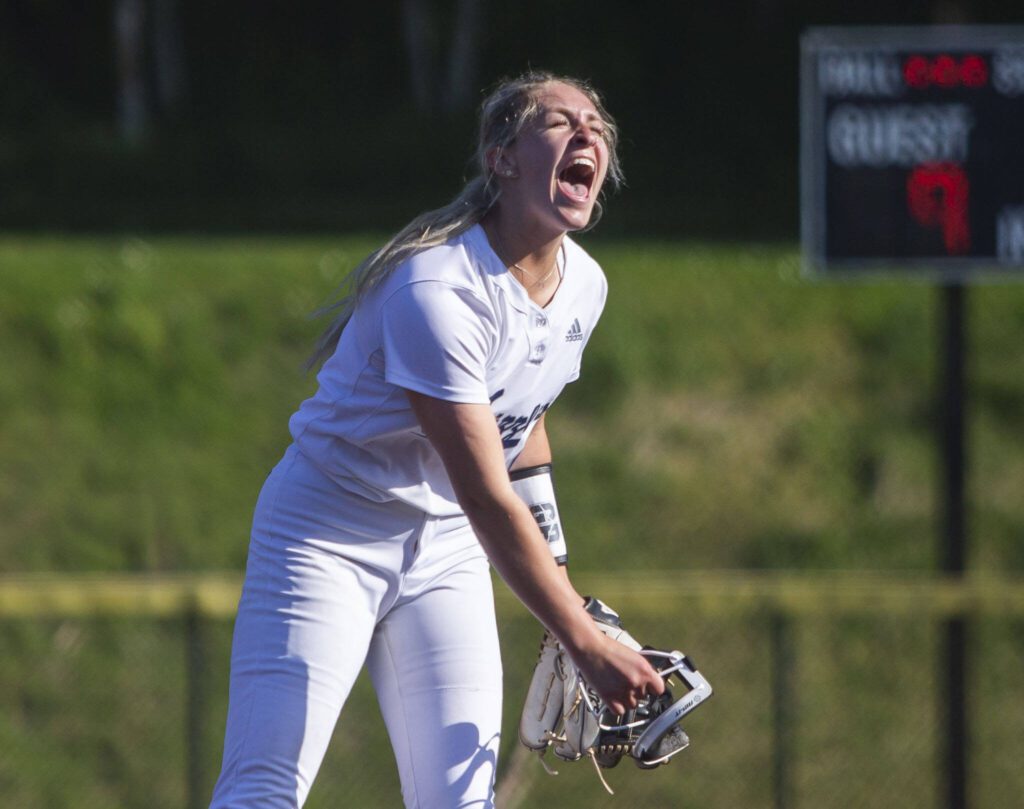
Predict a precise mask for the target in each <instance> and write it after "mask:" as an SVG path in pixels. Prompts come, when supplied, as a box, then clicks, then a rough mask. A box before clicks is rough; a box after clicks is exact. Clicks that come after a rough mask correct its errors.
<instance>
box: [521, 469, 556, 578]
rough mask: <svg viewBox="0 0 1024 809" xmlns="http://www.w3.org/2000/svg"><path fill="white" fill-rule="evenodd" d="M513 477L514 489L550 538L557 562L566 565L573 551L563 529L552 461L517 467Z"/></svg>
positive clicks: (545, 535) (550, 546)
mask: <svg viewBox="0 0 1024 809" xmlns="http://www.w3.org/2000/svg"><path fill="white" fill-rule="evenodd" d="M509 479H510V480H511V481H512V490H513V491H514V492H515V493H516V494H518V495H519V497H520V499H521V500H522V501H523V502H524V503H526V505H528V506H529V507H530V513H531V514H533V518H534V519H535V520H536V521H537V525H538V526H539V527H540V532H541V533H542V534H543V535H544V539H546V540H547V542H548V550H550V551H551V555H552V556H554V557H555V561H556V562H558V564H560V565H564V564H566V563H567V562H568V561H569V552H568V549H567V548H566V545H565V534H564V533H563V532H562V521H561V519H559V517H558V505H557V504H556V503H555V484H554V481H553V480H552V479H551V464H543V465H541V466H530V467H527V468H526V469H517V470H515V471H514V472H510V473H509Z"/></svg>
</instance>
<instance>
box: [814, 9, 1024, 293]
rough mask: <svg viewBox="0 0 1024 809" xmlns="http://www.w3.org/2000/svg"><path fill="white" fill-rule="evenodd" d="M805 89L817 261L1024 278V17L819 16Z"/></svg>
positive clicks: (819, 266)
mask: <svg viewBox="0 0 1024 809" xmlns="http://www.w3.org/2000/svg"><path fill="white" fill-rule="evenodd" d="M800 91H801V99H800V111H801V143H800V154H801V230H802V241H803V249H804V264H805V268H806V270H807V271H808V272H810V273H811V274H817V275H836V274H841V275H844V276H851V275H853V276H857V275H869V274H873V273H878V272H887V273H892V272H897V273H900V274H904V275H910V276H914V275H918V276H922V277H936V276H938V277H941V278H944V279H945V280H947V281H957V282H961V281H964V280H967V279H969V278H972V277H974V276H977V275H979V274H981V273H984V274H992V273H996V274H999V275H1002V276H1003V277H1010V276H1016V277H1020V278H1021V280H1024V27H1009V28H1003V27H999V28H996V27H980V26H963V27H959V26H957V27H953V26H934V27H897V28H814V29H810V30H809V31H807V32H806V33H805V34H804V36H803V37H802V40H801V77H800Z"/></svg>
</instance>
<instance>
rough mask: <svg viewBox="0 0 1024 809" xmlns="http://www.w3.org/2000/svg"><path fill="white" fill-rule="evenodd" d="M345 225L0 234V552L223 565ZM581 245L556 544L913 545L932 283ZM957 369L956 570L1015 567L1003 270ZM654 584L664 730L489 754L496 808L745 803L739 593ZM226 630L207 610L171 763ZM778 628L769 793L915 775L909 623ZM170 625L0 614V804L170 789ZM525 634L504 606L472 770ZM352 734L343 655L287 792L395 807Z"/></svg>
mask: <svg viewBox="0 0 1024 809" xmlns="http://www.w3.org/2000/svg"><path fill="white" fill-rule="evenodd" d="M374 243H375V240H374V239H373V238H371V237H369V236H358V237H350V236H346V237H337V238H332V237H327V236H324V237H320V238H315V239H314V238H274V239H271V238H238V239H203V238H160V239H145V240H144V239H139V238H113V237H109V238H58V237H48V238H43V237H24V238H21V237H17V236H5V237H2V238H0V290H2V294H0V341H2V344H3V346H4V349H5V351H4V355H5V358H6V363H5V368H4V373H2V374H0V515H2V520H0V570H2V571H4V572H8V573H10V572H15V573H16V572H33V571H36V572H38V571H111V572H112V571H151V572H167V571H193V570H233V571H240V570H241V568H242V565H243V563H244V558H245V551H246V543H247V537H248V527H249V521H250V517H251V509H252V506H253V504H254V501H255V497H256V493H257V491H258V488H259V486H260V484H261V482H262V480H263V478H264V476H265V475H266V473H267V471H268V470H269V469H270V467H271V466H272V465H273V464H274V463H275V462H276V460H277V458H278V457H279V455H280V454H281V452H282V451H283V450H284V448H285V447H286V445H287V443H288V440H289V437H288V433H287V419H288V416H289V415H290V414H291V412H292V411H293V410H294V409H295V407H296V406H297V405H298V404H299V402H300V401H301V400H302V399H303V398H304V397H305V396H307V395H309V394H310V393H311V392H312V390H313V388H314V384H315V380H314V378H313V377H312V376H311V375H309V374H307V373H306V372H304V371H303V370H302V363H303V361H304V360H305V358H306V356H307V354H308V352H309V350H310V347H311V345H312V342H313V339H314V337H315V335H316V334H317V333H318V332H319V330H320V328H321V325H322V324H321V323H319V322H317V321H313V320H311V319H310V318H309V317H308V315H309V313H310V312H311V311H312V310H313V309H315V308H316V307H317V305H319V304H320V303H322V302H324V301H325V300H326V299H328V298H329V297H330V296H331V294H332V291H333V290H334V289H335V288H336V286H337V285H338V284H339V282H340V281H341V280H342V278H343V277H344V274H345V272H346V270H347V268H348V267H350V266H351V265H353V264H354V263H355V262H356V261H358V260H359V258H361V257H362V256H363V255H364V254H365V253H366V252H367V251H368V250H370V249H371V248H372V247H373V246H374ZM585 243H586V246H587V247H588V249H589V250H590V251H591V252H592V253H593V254H594V255H595V256H596V257H597V258H598V259H599V260H600V261H601V263H602V264H603V266H604V267H605V270H606V272H607V274H608V276H609V281H610V285H611V291H610V298H609V303H608V307H607V309H606V312H605V316H604V319H603V321H602V324H601V326H600V328H599V330H598V332H597V333H596V334H595V336H594V338H593V340H592V341H591V344H590V346H589V347H588V351H587V354H586V356H585V361H584V367H583V375H582V378H581V379H580V380H579V382H577V383H575V384H574V385H572V386H570V387H569V389H567V391H566V393H565V395H564V396H563V398H562V399H561V400H560V401H559V402H558V404H557V405H556V406H555V408H553V409H552V411H551V414H550V416H549V431H550V433H551V437H552V442H553V445H554V449H555V453H556V478H557V483H558V488H559V492H560V506H561V510H562V513H563V520H564V523H565V526H566V530H567V536H568V540H569V543H570V547H571V549H572V555H573V565H574V569H575V570H576V571H578V572H582V573H587V572H597V571H608V570H620V569H621V570H629V571H645V570H659V571H673V570H685V569H691V570H707V569H803V570H818V569H825V568H828V569H833V568H838V569H847V570H866V569H871V570H876V571H882V570H896V571H903V572H917V571H929V570H933V569H934V568H935V560H936V552H935V548H936V545H937V533H938V529H937V525H936V510H937V504H936V499H937V492H938V488H939V486H938V476H937V470H936V463H937V460H938V450H937V442H936V437H935V418H934V401H935V391H936V388H937V387H938V383H939V380H938V378H937V370H936V368H937V365H938V362H937V358H938V344H939V339H938V338H939V328H940V325H941V324H940V322H939V318H938V315H937V313H938V295H937V291H936V290H935V289H933V288H932V287H930V286H927V285H923V284H910V283H895V282H890V283H874V284H869V285H831V284H817V283H811V282H808V281H806V280H804V279H802V278H801V275H800V270H799V261H798V256H797V253H796V251H795V249H793V248H792V247H786V246H777V245H774V246H773V245H722V244H714V245H713V244H684V243H668V242H664V243H657V242H650V241H639V240H638V241H633V242H627V241H604V240H598V239H594V240H588V241H586V242H585ZM969 379H970V382H969V409H968V413H969V428H970V432H969V439H970V440H969V500H970V520H969V528H970V532H969V566H970V567H971V569H973V570H978V571H988V572H993V573H999V574H1006V573H1010V574H1013V573H1020V572H1021V571H1022V570H1024V545H1022V544H1021V542H1020V537H1021V535H1022V533H1024V498H1021V496H1020V491H1021V486H1022V485H1024V288H1021V287H1017V286H987V287H977V288H972V289H971V290H970V295H969ZM671 606H672V605H666V610H665V613H664V614H660V613H651V614H646V613H645V614H641V615H635V616H634V617H633V619H632V622H631V628H633V629H634V631H635V633H636V634H638V636H647V635H648V634H649V635H650V636H652V637H653V636H657V637H664V636H665V633H666V632H669V633H670V634H671V636H672V637H673V638H674V637H676V634H677V633H678V635H680V636H681V637H680V640H679V642H680V643H684V642H685V644H686V650H687V651H689V652H690V653H693V654H695V656H697V657H698V659H699V660H700V661H701V663H702V665H704V666H705V667H706V671H707V673H708V675H709V677H712V680H713V682H714V683H715V685H716V688H717V689H718V697H717V698H716V701H715V702H714V703H711V704H709V706H708V707H707V708H702V709H701V711H702V712H706V715H707V716H708V717H709V718H708V720H707V721H703V720H700V719H699V715H695V719H694V725H695V727H696V730H697V731H699V734H698V735H697V736H695V747H694V750H693V751H692V756H691V755H690V752H689V751H688V753H687V754H686V755H685V756H684V757H682V759H681V761H680V764H679V765H678V766H677V765H675V764H673V767H672V768H671V769H669V768H664V769H665V771H664V772H661V771H659V772H657V773H654V774H651V775H647V774H642V773H639V772H638V771H636V770H635V768H631V767H620V768H619V769H617V770H615V771H614V772H613V774H611V775H610V780H611V781H612V783H613V785H615V786H616V787H618V788H619V790H620V796H618V797H616V798H614V799H612V798H608V799H606V798H605V796H604V793H603V791H602V790H601V788H600V785H599V784H597V783H596V779H595V778H594V776H593V774H592V773H590V772H588V771H587V769H586V767H585V766H580V765H577V767H575V768H569V767H565V768H563V774H562V775H561V776H559V778H557V779H548V778H547V777H546V776H544V775H543V773H542V772H540V771H539V770H536V771H535V770H531V769H526V770H520V777H522V779H523V780H524V783H527V784H528V785H529V789H530V792H529V798H528V799H526V802H524V803H521V804H520V805H522V806H531V805H547V804H548V803H552V802H558V803H559V804H560V805H562V806H565V807H566V809H569V807H575V806H577V805H579V806H584V805H586V806H595V805H596V806H604V805H607V806H609V807H612V806H614V807H619V809H622V808H623V807H629V806H641V805H643V806H648V807H650V806H658V807H661V806H666V807H668V806H687V807H690V806H692V807H702V809H707V808H709V807H710V808H711V809H735V807H744V809H749V807H761V806H764V807H767V806H770V805H771V772H770V770H771V741H770V727H769V726H770V705H769V702H768V699H769V683H768V671H767V668H766V666H767V663H766V654H767V648H766V644H767V623H766V618H767V616H764V615H736V616H731V615H729V614H728V611H727V610H726V611H725V612H723V613H722V614H714V615H712V614H697V615H687V614H679V613H678V612H676V611H673V610H672V609H671ZM229 630H230V627H229V626H226V625H222V624H217V625H213V626H210V627H208V628H207V632H208V634H207V637H206V648H207V654H208V660H207V663H206V673H207V677H208V678H209V683H208V685H207V688H208V689H209V694H208V699H209V701H210V702H209V705H208V706H207V709H208V716H209V722H208V724H207V725H206V726H205V728H204V732H205V734H206V735H205V739H204V742H203V744H204V745H205V747H206V748H207V750H208V756H207V757H206V758H207V760H208V761H209V762H210V767H208V770H210V769H211V768H212V772H211V771H207V772H205V773H203V774H202V778H203V779H205V781H209V779H211V778H212V777H213V776H214V775H215V769H216V759H217V757H218V756H219V744H220V734H221V733H222V730H223V697H224V693H223V691H224V687H225V685H226V654H227V646H228V637H229ZM794 632H795V635H794V637H795V642H797V643H798V644H799V658H798V660H797V661H796V665H795V672H794V675H793V676H794V677H795V678H796V682H797V684H798V685H799V689H800V690H799V694H800V696H799V701H798V704H797V709H798V711H799V727H798V728H797V733H798V735H797V738H796V739H795V741H794V748H795V749H794V751H793V752H794V755H795V756H796V759H795V765H794V772H793V779H794V783H793V789H794V791H795V793H796V798H797V800H796V801H795V803H794V805H796V806H803V807H823V806H828V807H830V808H831V807H876V806H885V807H888V806H930V805H934V802H935V800H934V799H935V796H936V794H937V790H938V786H937V784H936V782H935V757H934V747H933V745H934V739H933V737H934V734H935V732H936V728H935V726H934V711H933V708H934V704H935V700H936V695H935V693H934V691H935V688H936V682H935V680H936V675H935V669H934V661H935V651H936V641H935V626H934V624H933V623H932V622H930V621H929V620H926V619H918V618H915V617H913V616H909V617H908V616H903V617H892V616H890V617H885V618H879V619H877V620H862V619H861V618H844V619H840V620H837V619H826V618H821V619H814V620H807V621H804V622H802V623H801V624H799V626H797V627H796V628H795V630H794ZM659 633H660V634H659ZM181 637H182V635H181V627H180V626H179V625H178V624H176V623H175V622H173V621H156V622H154V621H152V620H135V619H131V618H123V619H100V620H95V619H94V620H86V619H83V620H72V619H68V620H59V619H53V620H49V619H44V620H38V621H21V620H7V621H2V622H0V639H2V644H0V645H2V646H3V648H5V650H7V654H5V655H4V656H2V662H0V693H2V694H3V695H4V696H3V698H2V699H0V706H2V710H0V713H2V714H3V715H4V716H5V717H6V720H5V721H0V798H2V799H3V800H2V801H0V802H3V803H4V804H5V805H6V804H8V803H9V804H10V805H18V806H24V807H65V806H67V807H76V809H78V807H84V808H85V809H89V808H90V807H103V809H107V807H114V806H127V807H135V806H139V807H142V806H146V807H156V806H167V807H177V806H180V805H181V804H182V800H183V795H184V779H183V777H182V772H183V768H184V753H183V747H182V740H183V738H184V737H185V728H184V718H183V712H182V708H181V693H182V691H183V689H184V688H185V680H186V674H185V668H184V661H183V655H182V644H181ZM975 637H976V640H975V644H976V645H975V647H973V649H974V652H975V653H976V656H975V657H974V658H973V659H974V660H975V661H976V662H975V669H974V671H975V672H976V675H975V676H976V679H975V680H974V682H975V684H976V685H978V686H979V688H978V690H977V691H976V692H974V696H973V699H974V703H973V706H974V709H975V713H974V714H973V716H975V717H976V722H977V725H976V727H977V728H979V735H978V740H977V746H976V747H975V748H974V750H975V751H976V752H975V758H974V764H975V765H977V766H978V771H977V772H978V774H977V775H976V778H975V781H974V786H973V789H974V790H975V792H974V794H975V795H976V797H978V798H979V799H980V802H979V803H978V804H977V805H979V806H985V807H986V809H992V808H993V807H1007V808H1008V807H1011V806H1014V805H1016V804H1015V803H1014V801H1015V800H1016V799H1017V796H1019V793H1020V789H1021V788H1024V783H1022V782H1021V776H1020V772H1019V767H1018V766H1017V765H1016V763H1015V762H1019V758H1020V756H1019V729H1020V727H1021V719H1020V717H1019V716H1018V715H1017V713H1018V712H1017V710H1016V708H1015V707H1014V706H1016V705H1017V704H1019V699H1020V697H1021V696H1022V690H1021V688H1022V684H1021V681H1020V677H1019V672H1020V663H1021V651H1020V650H1021V642H1020V638H1021V633H1020V622H1019V620H1017V621H1015V620H995V619H993V620H990V621H988V622H986V623H983V624H981V625H980V626H979V628H978V634H977V635H976V636H975ZM536 640H537V627H536V624H535V622H533V621H532V620H531V619H530V618H529V617H528V616H525V615H524V614H522V612H521V611H519V612H511V613H509V614H507V615H506V616H505V624H504V625H503V643H504V654H505V659H506V668H507V683H506V686H507V688H506V692H507V694H508V697H507V700H508V703H507V704H508V710H507V711H506V714H507V715H506V723H507V724H508V725H509V727H508V728H507V729H506V730H507V733H506V738H507V739H508V740H509V741H508V742H507V743H506V744H505V746H504V749H503V760H502V761H503V764H502V767H503V772H505V773H507V772H510V771H514V768H515V767H517V766H518V764H517V763H516V760H515V759H514V754H515V745H514V743H512V742H511V739H512V738H513V734H512V730H511V727H512V725H511V722H513V721H514V713H515V711H516V710H517V709H518V700H519V698H520V697H519V695H520V694H521V693H522V686H523V682H524V678H525V676H526V674H527V673H528V669H529V666H530V665H532V655H533V653H534V647H535V644H536ZM712 716H713V717H714V719H713V721H712V719H711V718H710V717H712ZM383 733H384V731H383V728H382V726H381V723H380V720H379V716H378V715H377V713H376V708H375V706H374V705H373V703H372V697H371V696H370V694H369V687H368V683H366V682H365V681H361V682H360V684H359V685H358V686H357V699H356V700H354V701H353V702H352V703H351V707H350V708H349V709H347V710H346V713H345V715H344V717H343V720H342V724H341V725H340V726H339V732H338V734H337V735H336V738H335V742H334V745H333V747H332V751H331V753H330V754H329V759H328V762H327V764H325V769H324V772H323V774H322V776H321V779H320V781H318V784H317V788H316V790H315V791H314V794H313V796H312V797H311V800H310V804H309V805H310V806H311V807H315V806H329V805H337V804H338V802H339V801H341V802H346V801H347V803H346V805H351V806H358V807H361V809H363V808H365V809H370V808H371V807H377V806H380V807H382V808H383V807H387V806H394V805H396V801H397V788H396V786H395V780H394V774H393V764H392V761H391V759H390V751H389V749H388V747H387V745H386V741H385V737H384V735H383ZM1015 747H1016V748H1017V752H1014V749H1015ZM366 750H370V751H371V752H370V754H369V755H367V753H366V752H365V751H366ZM354 762H356V763H357V764H354ZM533 764H534V762H529V765H533ZM353 766H359V767H360V768H361V772H360V776H361V777H360V778H356V779H353V778H352V777H351V775H350V773H351V770H352V768H353ZM537 766H538V768H539V765H537ZM687 768H690V769H687ZM737 774H740V776H741V777H738V776H737ZM652 776H653V777H652ZM880 794H881V795H884V796H885V797H884V799H880V798H879V797H878V796H879V795H880ZM572 795H575V796H577V797H578V800H576V799H575V798H570V797H568V796H572ZM879 800H882V802H878V801H879Z"/></svg>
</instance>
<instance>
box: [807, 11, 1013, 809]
mask: <svg viewBox="0 0 1024 809" xmlns="http://www.w3.org/2000/svg"><path fill="white" fill-rule="evenodd" d="M801 54H802V58H801V82H800V87H801V103H800V111H801V147H800V152H801V233H802V242H803V247H804V266H805V269H806V270H808V271H809V273H810V274H811V275H816V276H818V277H835V278H844V279H846V280H854V279H860V280H868V279H870V278H872V277H874V276H877V275H880V274H881V275H887V276H893V275H897V276H903V277H905V278H915V279H917V280H933V279H934V280H935V281H936V291H937V293H938V299H937V304H938V305H937V313H936V321H937V330H938V331H939V332H940V335H939V340H938V343H939V345H938V351H939V353H940V355H941V356H940V357H938V360H939V365H938V374H937V375H940V376H941V378H940V379H939V380H937V382H936V383H935V387H936V392H935V398H936V402H935V407H936V411H937V412H936V413H935V418H936V443H937V452H938V455H939V456H940V457H939V459H938V463H939V467H940V469H939V473H938V474H937V475H936V485H935V489H936V494H937V497H938V498H939V502H938V504H937V508H936V516H935V519H936V522H937V526H936V528H937V537H936V567H937V568H939V570H940V571H941V572H942V573H943V574H944V575H946V576H948V577H950V578H954V579H960V578H962V577H963V576H964V573H965V571H966V569H967V564H966V562H967V550H966V546H967V519H966V517H967V509H966V508H965V486H964V481H965V479H966V471H965V467H966V447H967V444H966V441H965V423H966V419H965V417H964V411H965V399H966V396H965V389H966V384H965V376H966V375H965V372H964V367H965V359H966V356H967V346H966V342H967V340H966V325H965V324H966V320H967V314H968V313H967V308H966V307H967V290H966V284H968V283H971V282H973V281H974V280H975V278H979V277H981V276H982V275H987V276H989V277H992V278H1000V279H1002V280H1007V281H1008V280H1014V281H1018V282H1020V281H1024V151H1022V149H1021V144H1022V143H1024V27H1021V26H1015V27H1014V26H922V27H859V28H814V29H810V30H808V31H807V32H805V34H804V36H803V37H802V39H801ZM968 641H969V624H968V616H967V615H966V614H958V615H953V616H951V617H949V618H948V619H944V620H943V622H942V625H941V627H940V641H939V648H938V650H937V652H938V660H937V662H936V668H937V671H936V685H937V691H938V695H937V697H936V711H937V722H938V734H939V740H938V741H937V743H936V750H935V758H936V762H937V764H938V766H939V770H940V772H939V777H938V779H937V782H938V784H937V785H938V787H939V794H938V801H939V803H940V805H943V806H945V807H948V809H966V807H967V806H968V798H969V793H970V790H969V786H970V785H969V783H968V781H969V770H968V766H967V765H968V762H969V750H970V741H971V739H970V730H971V729H970V727H969V722H968V719H969V712H968V708H969V696H970V694H969V691H968V688H967V677H968V674H969V671H968V668H969V664H968V662H967V654H966V651H967V645H968Z"/></svg>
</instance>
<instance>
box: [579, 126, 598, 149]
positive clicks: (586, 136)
mask: <svg viewBox="0 0 1024 809" xmlns="http://www.w3.org/2000/svg"><path fill="white" fill-rule="evenodd" d="M573 140H575V141H576V142H577V143H582V144H583V145H585V146H593V145H594V144H595V143H597V133H596V132H595V131H594V130H593V129H591V128H590V124H588V123H586V122H581V123H580V125H579V126H578V127H576V133H575V135H574V136H573Z"/></svg>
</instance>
